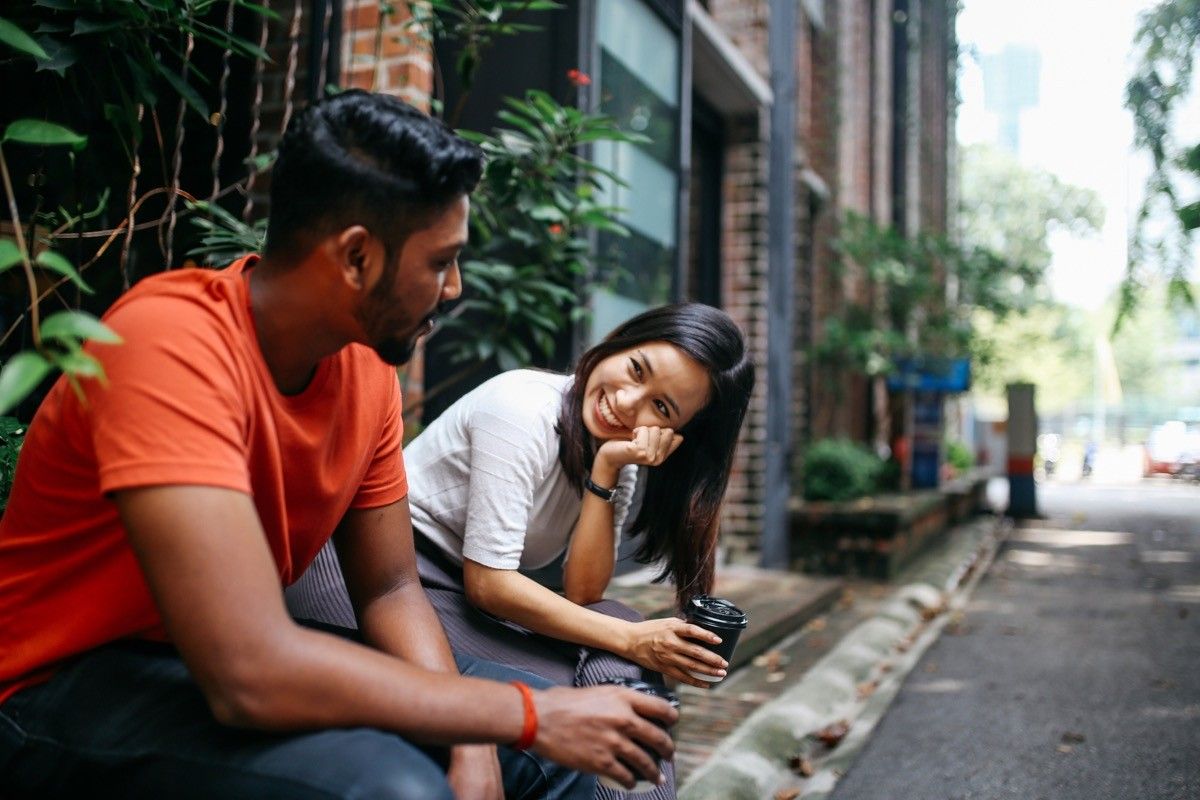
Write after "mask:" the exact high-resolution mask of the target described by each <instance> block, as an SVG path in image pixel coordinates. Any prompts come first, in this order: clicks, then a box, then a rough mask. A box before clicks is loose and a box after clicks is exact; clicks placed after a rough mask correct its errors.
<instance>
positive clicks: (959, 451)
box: [946, 439, 975, 475]
mask: <svg viewBox="0 0 1200 800" xmlns="http://www.w3.org/2000/svg"><path fill="white" fill-rule="evenodd" d="M946 463H947V464H949V465H950V466H952V467H954V470H955V472H957V473H959V474H960V475H961V474H962V473H964V472H966V471H967V470H969V469H970V468H971V467H973V466H975V456H974V454H972V453H971V448H969V447H967V446H966V444H964V443H963V442H960V441H958V440H957V439H949V440H947V441H946Z"/></svg>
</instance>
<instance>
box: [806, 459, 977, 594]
mask: <svg viewBox="0 0 1200 800" xmlns="http://www.w3.org/2000/svg"><path fill="white" fill-rule="evenodd" d="M986 485H987V480H986V478H985V477H983V476H982V475H976V474H971V475H967V476H964V477H963V478H960V479H958V480H956V481H953V482H951V483H948V484H946V485H945V486H943V487H942V488H940V489H930V490H924V491H917V492H908V493H905V494H882V495H873V496H870V497H862V498H859V499H858V500H852V501H849V502H845V503H826V502H814V503H805V502H802V501H799V500H796V501H793V503H792V507H791V534H792V565H793V567H794V568H795V569H798V570H801V571H805V572H817V573H825V574H837V575H861V576H863V577H868V578H878V579H887V578H891V577H893V576H894V575H895V574H896V572H897V571H898V570H899V569H901V568H902V567H903V566H904V565H905V564H907V563H908V562H909V561H910V560H911V559H912V558H913V557H914V556H916V555H918V554H919V553H920V552H921V551H923V550H924V549H925V548H926V547H928V546H929V545H930V544H932V543H933V542H936V541H938V540H939V539H940V538H941V537H942V535H943V534H944V533H945V532H946V531H947V530H949V529H950V528H951V527H952V526H953V525H954V524H956V523H957V522H960V521H961V520H963V519H966V518H967V517H969V516H971V515H972V514H974V513H976V512H977V511H979V510H980V509H981V508H982V501H983V497H984V489H985V487H986Z"/></svg>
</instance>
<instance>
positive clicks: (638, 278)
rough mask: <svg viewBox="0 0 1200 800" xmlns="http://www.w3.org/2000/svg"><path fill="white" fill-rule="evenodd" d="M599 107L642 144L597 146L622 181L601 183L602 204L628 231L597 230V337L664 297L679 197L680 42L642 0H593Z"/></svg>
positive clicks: (592, 337)
mask: <svg viewBox="0 0 1200 800" xmlns="http://www.w3.org/2000/svg"><path fill="white" fill-rule="evenodd" d="M596 9H597V10H596V13H597V25H596V29H597V32H598V34H597V35H598V38H599V42H598V44H599V48H598V49H599V62H598V64H597V65H596V66H597V70H596V72H597V74H596V76H595V77H596V80H597V88H598V97H599V106H600V111H601V112H603V113H605V114H608V115H610V116H612V117H613V118H614V119H615V120H616V121H617V124H618V125H620V126H621V128H622V129H623V130H627V131H633V132H637V133H641V134H643V135H645V136H646V137H648V138H649V139H650V141H649V142H645V143H639V144H628V143H623V142H601V143H597V145H596V146H595V148H594V151H593V157H594V158H595V161H596V163H597V164H598V165H600V166H601V167H604V168H605V169H608V170H610V171H612V172H613V173H614V174H616V175H617V176H618V177H620V179H621V181H623V182H624V184H625V185H624V186H621V185H618V184H616V183H614V182H613V181H611V180H602V181H601V183H602V186H601V195H602V197H603V202H605V203H608V204H611V205H614V206H618V207H620V208H621V209H622V211H621V212H620V213H619V214H618V219H619V220H620V221H621V223H622V224H624V225H625V226H626V227H628V228H629V230H630V231H631V235H630V236H629V237H620V236H615V235H613V234H610V233H601V234H600V235H599V236H598V237H597V256H598V263H599V274H598V276H597V277H598V278H599V280H600V283H601V285H602V288H600V289H597V290H596V291H594V292H593V294H592V302H591V309H592V321H591V325H590V331H589V333H588V335H587V336H586V337H585V338H586V339H587V342H588V343H589V344H592V343H595V342H596V341H598V340H599V339H600V338H601V337H603V336H604V335H605V334H607V333H608V332H609V331H610V330H611V329H612V328H613V327H615V326H616V325H618V324H620V323H621V322H623V321H624V320H626V319H629V318H630V317H632V316H634V315H635V314H637V313H639V312H641V311H643V310H645V309H646V308H649V307H651V306H655V305H660V304H662V303H667V302H670V300H671V299H672V283H673V277H674V274H675V260H676V253H677V246H676V238H677V235H678V204H679V126H680V120H679V39H678V36H677V35H676V34H675V33H673V32H672V31H671V29H670V28H668V27H667V26H666V25H665V24H664V23H663V22H662V20H660V19H659V18H658V17H657V16H656V15H655V14H654V12H653V11H651V10H650V9H649V8H648V7H646V6H645V4H644V3H642V2H640V0H604V2H598V3H596Z"/></svg>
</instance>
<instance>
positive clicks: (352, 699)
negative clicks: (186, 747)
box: [210, 626, 523, 744]
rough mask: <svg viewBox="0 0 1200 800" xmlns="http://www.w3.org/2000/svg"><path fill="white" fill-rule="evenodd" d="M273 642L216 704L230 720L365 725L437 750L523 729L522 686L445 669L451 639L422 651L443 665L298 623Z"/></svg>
mask: <svg viewBox="0 0 1200 800" xmlns="http://www.w3.org/2000/svg"><path fill="white" fill-rule="evenodd" d="M272 638H273V639H274V641H272V642H263V643H262V644H261V645H260V648H255V649H256V651H258V652H251V653H244V654H243V655H242V660H243V662H244V665H245V667H244V669H243V670H241V671H240V674H241V675H242V676H243V677H242V678H241V679H240V680H238V681H236V682H230V685H226V686H225V687H223V692H222V693H221V694H220V698H221V702H218V703H214V711H215V712H216V713H217V714H218V716H219V717H221V718H222V721H224V722H227V723H230V724H235V725H239V726H243V727H252V728H264V729H271V730H304V729H317V728H331V727H357V726H366V727H375V728H381V729H384V730H390V731H394V732H396V733H399V734H401V735H404V736H406V737H409V738H412V739H414V740H417V741H423V742H429V743H435V744H456V743H466V742H478V743H507V742H512V741H515V740H516V739H517V737H518V736H519V735H520V733H521V725H522V720H523V709H522V703H521V696H520V694H519V693H518V692H517V691H516V689H513V690H511V691H496V684H495V683H493V682H491V681H484V680H478V679H474V678H464V677H461V676H459V675H458V674H457V671H456V670H455V669H454V664H453V660H452V659H451V660H450V661H449V668H448V669H447V668H444V667H443V664H444V662H443V659H449V658H450V656H449V649H448V648H445V647H444V643H445V639H444V637H442V639H441V642H442V647H438V646H437V644H436V642H434V643H433V644H428V643H425V644H424V645H423V646H420V647H418V649H417V651H416V653H417V656H418V657H420V658H423V659H426V660H428V661H429V662H430V663H431V664H436V665H437V666H436V667H435V666H430V667H422V666H416V665H415V664H413V663H410V662H409V661H406V660H403V659H400V658H396V657H394V656H391V655H387V654H385V653H382V652H378V651H376V650H375V649H373V648H371V647H366V646H363V645H359V644H356V643H354V642H350V641H346V640H344V639H342V638H340V637H338V636H334V635H330V634H325V633H321V632H318V631H312V630H307V629H303V628H300V627H298V626H297V627H295V628H294V629H293V630H291V631H288V632H287V633H286V634H283V633H281V634H280V635H279V636H278V637H272ZM435 638H436V637H435ZM420 643H421V642H420V641H419V642H418V644H420ZM210 699H211V697H210Z"/></svg>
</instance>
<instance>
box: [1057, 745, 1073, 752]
mask: <svg viewBox="0 0 1200 800" xmlns="http://www.w3.org/2000/svg"><path fill="white" fill-rule="evenodd" d="M1056 749H1057V750H1058V752H1060V753H1074V752H1075V748H1074V747H1071V745H1069V744H1060V745H1059V746H1058V747H1057V748H1056Z"/></svg>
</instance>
